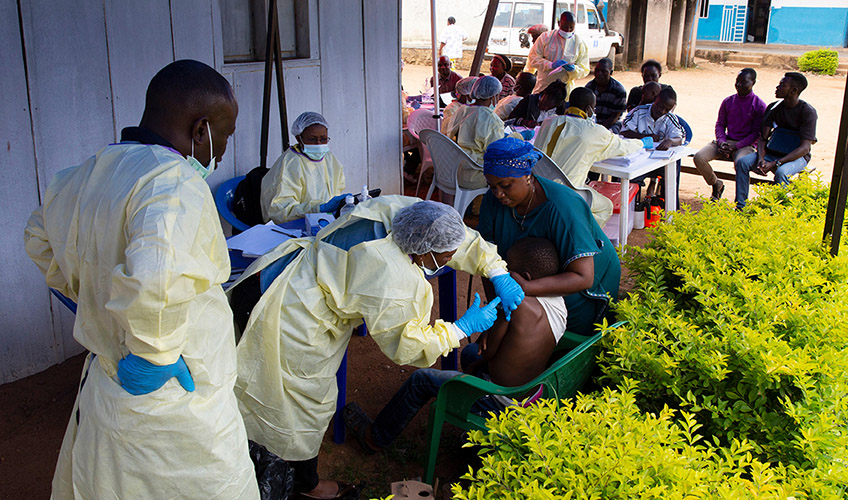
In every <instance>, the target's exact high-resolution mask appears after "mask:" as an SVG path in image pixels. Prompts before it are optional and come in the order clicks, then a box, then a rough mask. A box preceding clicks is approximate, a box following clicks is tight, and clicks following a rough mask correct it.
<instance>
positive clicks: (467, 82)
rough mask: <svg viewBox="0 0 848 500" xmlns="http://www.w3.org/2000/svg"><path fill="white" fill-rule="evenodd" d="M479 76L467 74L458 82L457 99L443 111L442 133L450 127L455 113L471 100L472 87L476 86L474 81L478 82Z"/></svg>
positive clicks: (456, 88)
mask: <svg viewBox="0 0 848 500" xmlns="http://www.w3.org/2000/svg"><path fill="white" fill-rule="evenodd" d="M478 78H480V77H478V76H467V77H465V78H463V79H462V80H460V81H458V82H456V87H455V88H454V94H456V99H454V100H453V101H451V102H449V103H448V105H447V106H445V109H444V110H443V111H442V133H444V132H445V130H447V129H448V128H450V122H451V120H452V119H453V116H454V114H455V113H456V112H457V111H458V110H460V109H462V108H464V107H465V106H466V105H468V103H469V102H470V101H471V88H472V87H473V86H474V82H476V81H477V79H478Z"/></svg>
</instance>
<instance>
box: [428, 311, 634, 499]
mask: <svg viewBox="0 0 848 500" xmlns="http://www.w3.org/2000/svg"><path fill="white" fill-rule="evenodd" d="M622 324H623V322H619V323H616V324H615V325H613V326H611V327H610V328H615V327H617V326H620V325H622ZM601 336H602V334H601V333H600V332H599V333H597V334H595V335H593V336H591V337H586V336H583V335H577V334H575V333H571V332H565V333H564V334H563V336H562V339H560V341H559V343H558V344H557V346H556V348H555V349H554V354H553V355H552V357H553V358H554V359H556V356H557V355H558V354H562V353H563V352H565V354H564V355H562V357H560V358H559V359H557V360H556V361H554V362H553V364H551V366H550V367H548V369H546V370H545V371H544V372H542V374H541V375H539V376H538V377H536V378H535V379H533V380H531V381H530V382H527V383H526V384H524V385H522V386H520V387H503V386H500V385H497V384H493V383H492V382H488V381H486V380H483V379H481V378H479V377H475V376H473V375H460V376H458V377H454V378H452V379H450V380H448V381H447V382H445V383H444V384H443V385H442V387H440V388H439V394H438V395H437V396H436V401H435V402H434V403H433V404H432V405H431V406H430V424H429V429H428V435H429V436H430V442H429V450H428V453H427V467H426V471H425V473H424V481H425V482H427V483H430V484H432V483H433V475H434V473H435V470H436V457H437V456H438V454H439V441H440V439H441V437H442V426H443V425H444V424H445V423H446V422H447V423H449V424H453V425H455V426H457V427H459V428H462V429H465V430H485V429H486V418H485V417H481V416H480V415H477V414H474V413H472V412H471V406H472V405H473V404H474V402H475V401H477V400H478V399H480V398H481V397H483V396H486V395H490V394H496V395H500V396H506V397H512V398H516V399H518V398H522V397H525V396H526V394H527V393H529V392H530V391H531V390H532V389H536V388H537V387H538V386H539V385H540V384H541V385H542V386H543V392H542V397H543V398H556V399H562V398H570V397H572V396H574V395H576V394H577V392H578V391H579V390H580V388H582V387H583V384H585V383H586V381H587V380H588V379H589V376H590V375H591V374H592V369H593V368H594V367H595V355H596V354H597V352H598V341H599V340H601Z"/></svg>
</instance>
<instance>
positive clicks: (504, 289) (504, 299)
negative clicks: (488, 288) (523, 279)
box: [491, 274, 524, 321]
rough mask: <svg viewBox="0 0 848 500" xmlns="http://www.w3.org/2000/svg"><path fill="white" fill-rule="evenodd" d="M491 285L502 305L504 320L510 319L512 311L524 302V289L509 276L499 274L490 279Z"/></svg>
mask: <svg viewBox="0 0 848 500" xmlns="http://www.w3.org/2000/svg"><path fill="white" fill-rule="evenodd" d="M491 282H492V285H494V286H495V293H496V294H498V298H499V299H501V303H503V310H504V313H505V314H506V320H507V321H509V319H510V318H511V317H512V311H514V310H515V309H516V308H518V305H519V304H521V301H523V300H524V289H522V288H521V285H519V284H518V282H516V281H515V280H514V279H512V276H510V275H509V274H501V275H500V276H495V277H494V278H492V279H491Z"/></svg>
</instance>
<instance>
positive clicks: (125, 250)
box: [26, 144, 259, 500]
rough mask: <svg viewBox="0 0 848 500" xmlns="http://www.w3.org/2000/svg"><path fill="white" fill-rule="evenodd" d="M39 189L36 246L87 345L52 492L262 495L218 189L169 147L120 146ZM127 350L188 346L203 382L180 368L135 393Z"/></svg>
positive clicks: (165, 359)
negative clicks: (247, 420)
mask: <svg viewBox="0 0 848 500" xmlns="http://www.w3.org/2000/svg"><path fill="white" fill-rule="evenodd" d="M43 199H44V205H43V206H42V207H41V208H39V209H37V210H35V211H34V212H33V213H32V216H31V217H30V220H29V222H28V224H27V228H26V250H27V253H28V254H29V255H30V257H31V258H32V260H33V261H34V262H35V263H36V264H37V265H38V267H39V268H40V269H41V271H42V272H43V273H44V274H45V276H46V278H47V285H48V286H50V287H53V288H56V289H58V290H59V291H61V292H62V293H63V294H65V295H67V296H68V297H70V298H71V299H73V300H75V301H76V302H77V304H78V309H77V315H76V319H75V321H74V338H75V339H76V340H77V341H78V342H79V343H80V344H82V345H83V346H84V347H85V348H86V349H88V350H89V351H91V354H90V355H89V358H88V359H87V360H86V364H85V368H84V370H83V376H84V378H85V381H84V383H83V384H82V387H81V389H80V391H79V393H78V394H77V400H76V404H75V407H74V412H73V413H72V414H71V419H70V423H69V424H68V429H67V431H66V433H65V438H64V441H63V443H62V449H61V452H60V454H59V461H58V464H57V466H56V472H55V474H54V477H53V494H52V498H54V499H99V498H198V499H201V498H203V499H209V498H216V499H221V500H229V499H233V498H239V499H241V498H259V492H258V488H257V485H256V479H255V473H254V470H253V464H252V463H251V460H250V457H249V456H248V453H247V436H246V433H245V429H244V425H243V423H242V420H241V417H240V415H239V413H238V405H237V402H236V398H235V395H234V394H233V385H234V383H235V378H236V353H235V341H234V335H233V327H232V313H231V312H230V308H229V306H228V303H227V299H226V296H225V295H224V292H223V290H222V289H221V283H222V282H224V281H226V280H227V278H228V276H229V273H230V263H229V258H228V256H227V246H226V242H225V240H224V234H223V232H222V230H221V225H220V222H219V221H218V214H217V212H216V210H215V203H214V201H213V199H212V194H211V193H210V191H209V187H208V186H207V185H206V183H205V182H204V181H203V179H202V178H201V177H200V175H199V174H198V173H197V172H195V171H194V170H193V169H192V167H191V166H190V165H189V164H188V162H186V160H185V159H184V158H183V157H182V156H180V155H179V154H177V153H175V152H173V151H172V150H170V149H168V148H165V147H162V146H148V145H141V144H117V145H111V146H108V147H106V148H104V149H102V150H101V151H100V152H98V153H97V154H96V155H94V156H93V157H91V158H89V159H88V160H87V161H86V162H85V163H83V164H82V165H80V166H77V167H73V168H69V169H66V170H63V171H61V172H59V173H58V174H57V175H56V176H55V177H54V179H53V180H52V182H51V183H50V185H49V187H48V188H47V191H46V193H45V194H44V197H43ZM130 352H132V353H133V354H136V355H138V356H141V357H142V358H144V359H146V360H148V361H150V362H152V363H155V364H159V365H163V364H169V363H174V362H175V361H177V359H178V358H179V357H180V355H182V357H183V358H184V359H185V362H186V364H187V365H188V368H189V370H190V371H191V375H192V378H194V382H195V385H196V390H195V391H194V392H186V390H185V389H183V388H182V386H180V384H179V383H178V382H177V380H176V379H173V378H172V379H171V380H170V381H168V382H167V383H166V384H165V385H164V386H163V387H161V388H160V389H158V390H156V391H154V392H152V393H150V394H146V395H141V396H133V395H131V394H130V393H128V392H126V391H125V390H124V389H123V388H121V385H120V383H119V381H118V378H117V376H116V370H117V362H118V360H120V359H121V358H123V357H125V356H126V355H127V354H129V353H130ZM77 409H78V410H79V420H77ZM77 422H79V423H77Z"/></svg>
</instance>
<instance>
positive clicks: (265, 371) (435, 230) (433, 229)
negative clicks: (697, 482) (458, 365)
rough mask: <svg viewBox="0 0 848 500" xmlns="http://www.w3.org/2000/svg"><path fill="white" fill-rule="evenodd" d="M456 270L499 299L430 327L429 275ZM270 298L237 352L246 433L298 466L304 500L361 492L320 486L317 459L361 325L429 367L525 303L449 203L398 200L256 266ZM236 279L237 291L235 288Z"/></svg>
mask: <svg viewBox="0 0 848 500" xmlns="http://www.w3.org/2000/svg"><path fill="white" fill-rule="evenodd" d="M445 265H449V266H450V267H452V268H454V269H457V270H462V271H465V272H468V273H471V274H476V275H482V276H486V277H488V278H489V279H490V280H491V281H492V283H493V285H494V287H495V292H496V293H497V295H498V298H496V299H494V300H493V301H492V302H490V303H489V304H488V305H486V306H484V307H480V302H479V297H478V298H477V300H475V303H474V305H472V307H471V308H469V309H468V310H467V311H466V312H465V314H464V315H463V316H462V317H461V318H459V319H458V320H457V321H456V322H454V323H448V322H445V321H443V320H436V321H435V323H434V324H432V325H431V324H430V311H431V308H432V306H433V288H432V286H430V284H429V283H428V282H427V277H428V276H430V275H432V274H434V273H435V272H437V271H438V270H439V269H441V268H442V267H444V266H445ZM256 272H259V283H260V285H261V290H262V295H261V298H260V300H259V302H258V303H257V304H256V306H255V307H254V308H253V311H252V313H251V314H250V319H249V321H248V323H247V326H246V328H245V331H244V335H243V337H242V338H241V340H240V342H239V345H238V366H239V375H238V382H237V383H236V389H235V392H236V396H237V397H238V399H239V406H240V409H241V410H242V415H243V416H244V419H245V425H246V427H247V432H248V436H249V437H250V439H252V440H254V441H256V442H257V443H259V444H262V445H264V446H266V447H267V448H268V449H269V450H270V451H271V452H273V453H275V454H277V455H279V456H280V457H282V458H283V459H284V460H286V461H287V462H289V463H290V464H291V465H292V466H293V467H294V469H295V491H296V492H298V493H299V494H300V495H301V497H302V498H342V497H344V496H345V495H348V494H350V493H351V492H352V491H353V489H354V487H353V486H351V485H349V484H345V483H339V482H337V481H330V480H319V477H318V472H317V466H318V452H319V450H320V447H321V440H322V438H323V437H324V433H325V432H326V430H327V427H328V425H329V423H330V418H331V417H332V416H333V413H334V410H335V408H336V396H337V388H336V377H335V375H336V371H337V370H338V368H339V365H340V364H341V362H342V358H343V357H344V354H345V350H346V349H347V345H348V342H349V341H350V338H351V334H352V332H353V329H354V328H355V327H356V326H358V325H360V324H362V322H363V320H364V321H365V323H366V324H367V325H368V332H369V334H370V336H371V338H372V339H373V340H374V341H375V342H376V343H377V345H378V346H379V347H380V350H382V351H383V353H384V354H385V355H386V356H387V357H388V358H389V359H391V360H392V361H393V362H395V363H397V364H399V365H414V366H418V367H427V366H430V365H432V364H433V363H434V362H435V361H436V359H438V358H439V356H443V355H445V354H447V353H448V352H450V351H451V350H452V349H454V348H456V347H458V346H459V343H460V340H462V339H464V338H466V337H468V336H469V335H471V334H472V333H474V332H481V331H484V330H486V329H488V328H489V327H491V326H492V324H493V323H494V321H495V319H496V317H497V310H496V306H497V304H498V303H501V304H502V306H503V308H504V310H505V311H506V312H507V313H511V312H512V311H514V310H515V308H516V307H518V305H519V304H520V303H521V301H522V300H523V299H524V292H523V291H522V290H521V287H519V286H518V284H517V283H516V282H515V280H514V279H513V278H512V277H510V275H509V273H508V272H507V269H506V263H505V262H504V261H503V260H502V259H501V258H500V257H499V256H498V253H497V250H496V249H495V247H494V245H492V244H490V243H487V242H486V241H485V240H483V238H481V237H480V235H479V234H478V233H477V232H476V231H474V230H472V229H469V228H467V227H466V226H465V224H464V223H463V221H462V217H460V215H459V213H457V211H456V210H454V209H453V208H452V207H450V206H448V205H445V204H443V203H438V202H434V201H420V200H419V199H417V198H411V197H405V196H398V195H389V196H381V197H379V198H373V199H370V200H367V201H365V202H363V203H360V204H358V205H357V206H356V208H354V209H353V210H352V211H350V212H348V213H346V214H344V215H342V216H341V217H340V218H338V219H336V220H335V221H334V222H333V223H331V224H330V225H329V226H327V227H325V228H324V229H322V230H321V232H319V233H318V235H317V236H315V237H314V238H299V239H293V240H289V241H287V242H286V243H284V244H282V245H280V246H279V247H277V248H276V249H274V250H273V251H272V252H270V253H269V254H266V255H264V256H262V257H260V258H259V259H257V261H256V262H254V264H252V265H251V267H249V268H248V269H247V270H246V271H245V274H244V277H243V278H242V279H246V278H247V277H249V276H250V275H252V274H254V273H256ZM238 286H240V285H239V284H238V283H237V284H236V285H235V287H236V290H234V291H237V288H238Z"/></svg>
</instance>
